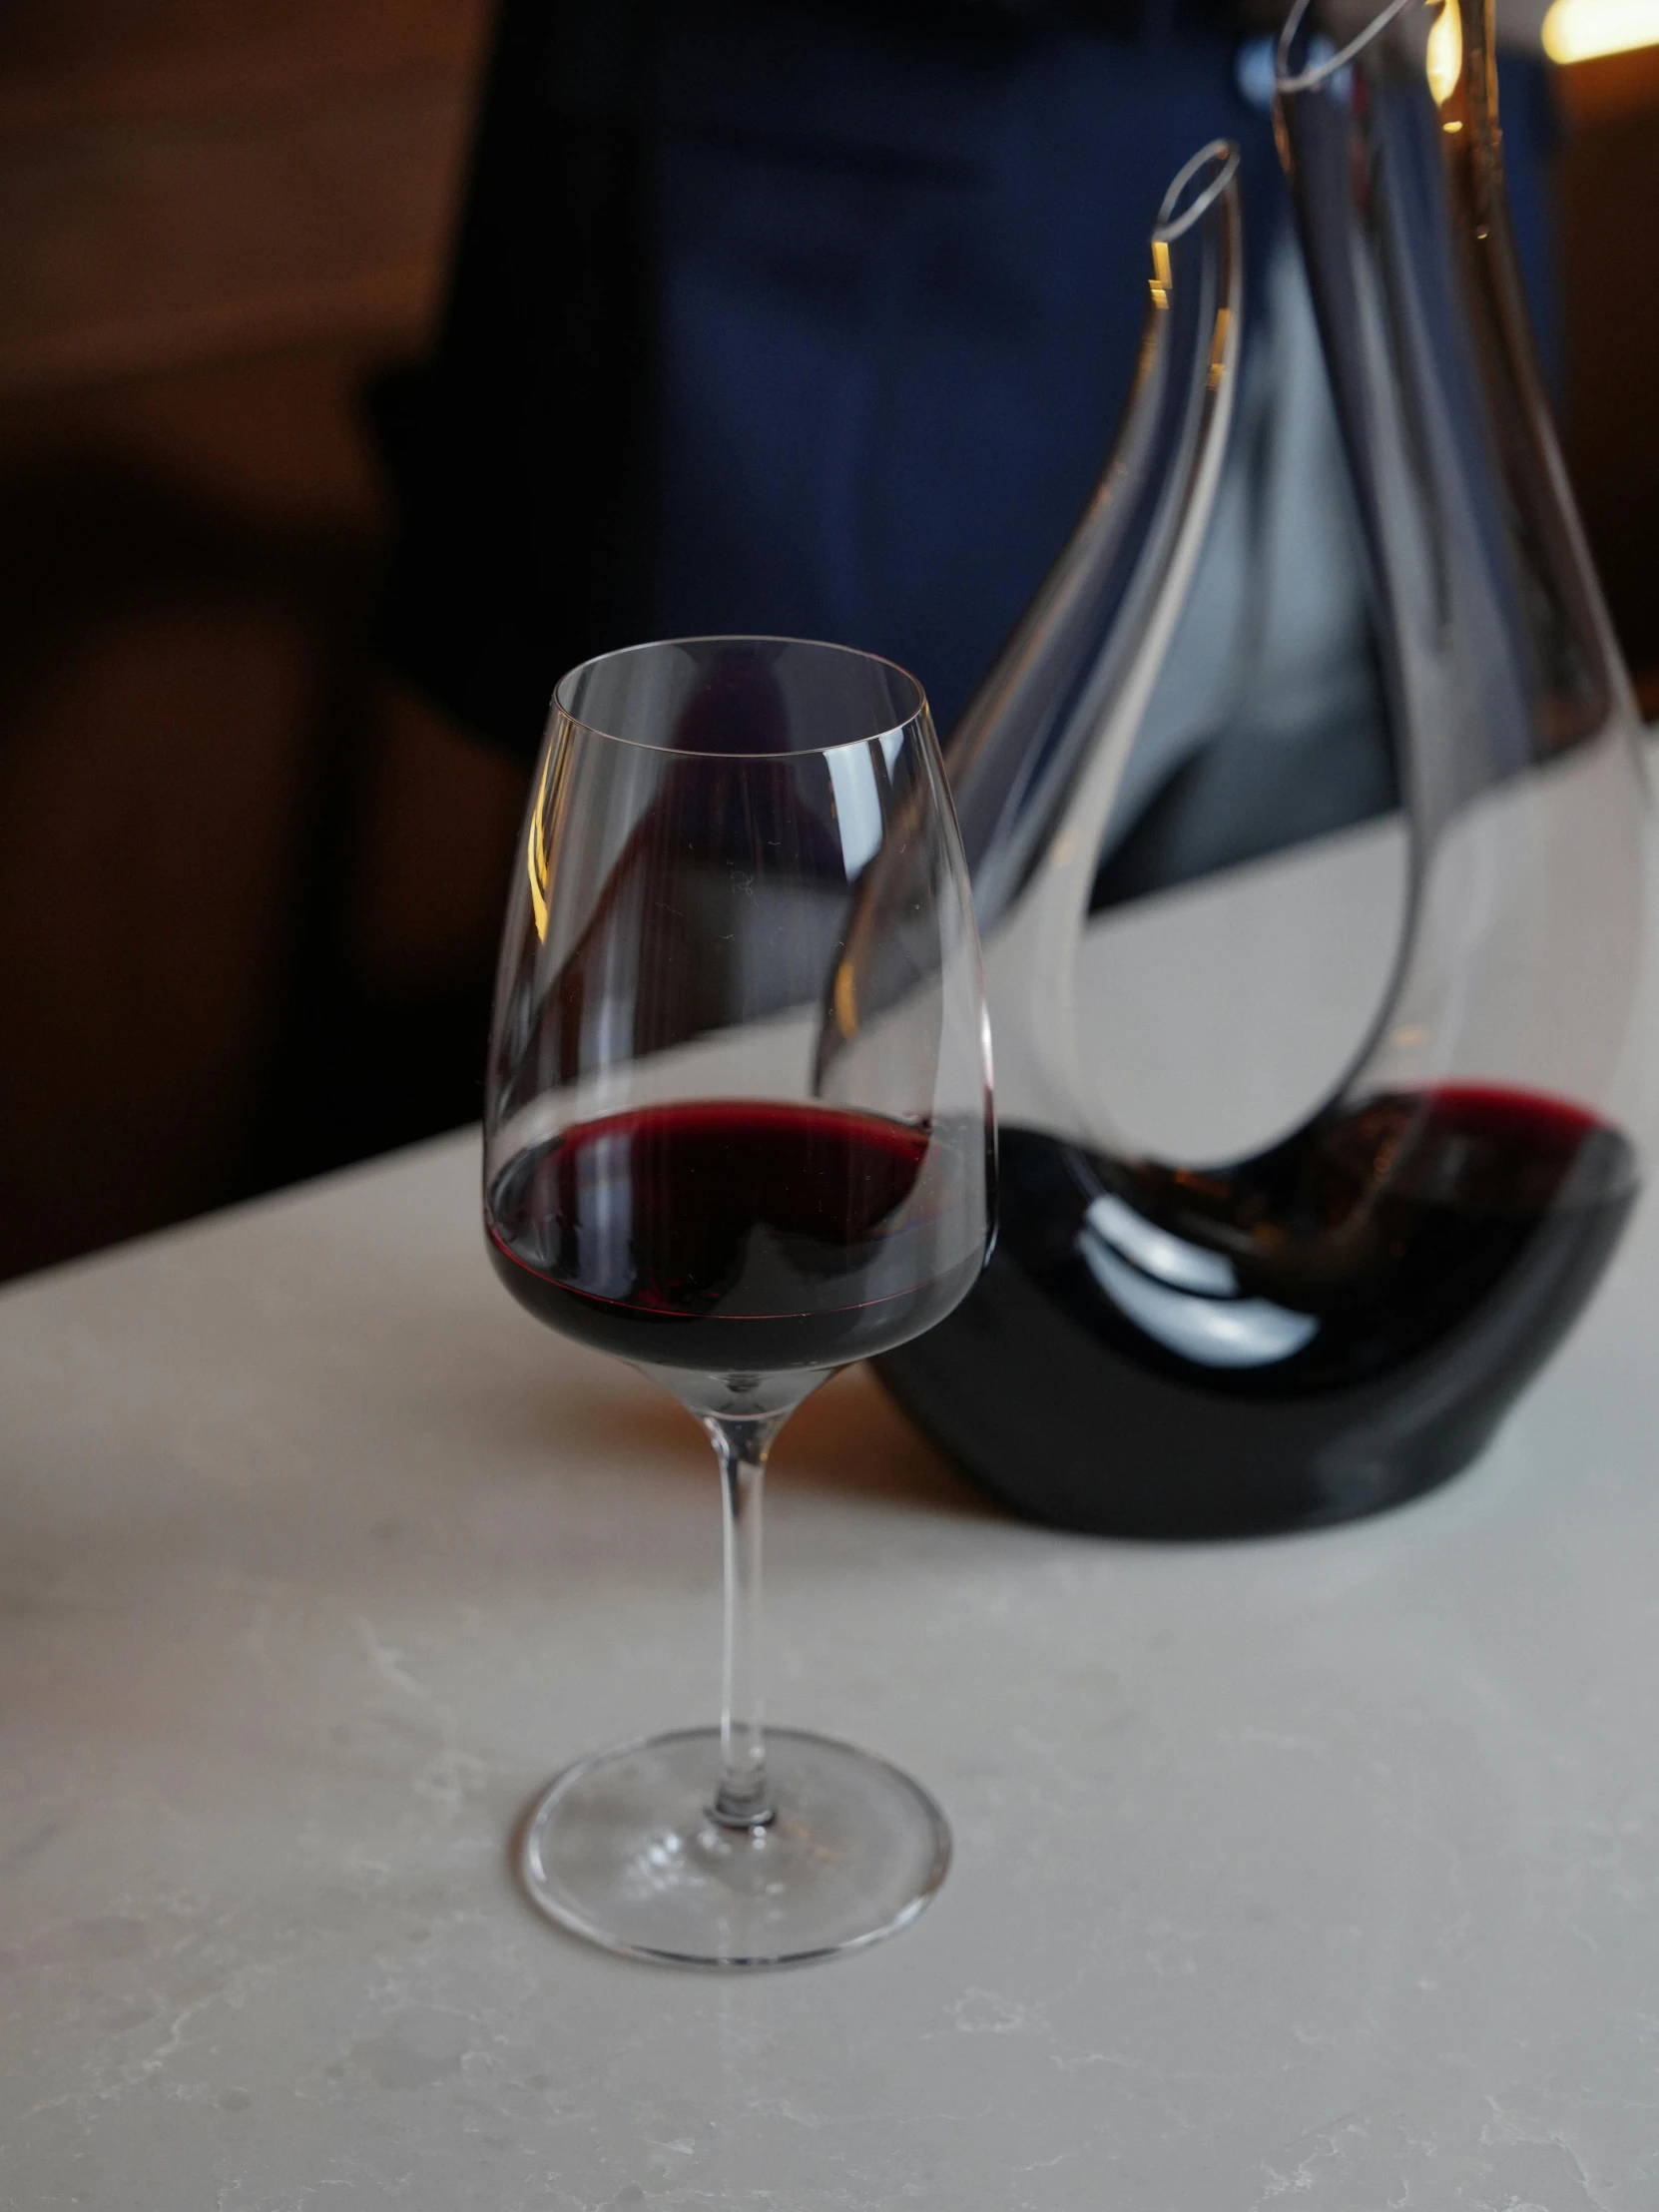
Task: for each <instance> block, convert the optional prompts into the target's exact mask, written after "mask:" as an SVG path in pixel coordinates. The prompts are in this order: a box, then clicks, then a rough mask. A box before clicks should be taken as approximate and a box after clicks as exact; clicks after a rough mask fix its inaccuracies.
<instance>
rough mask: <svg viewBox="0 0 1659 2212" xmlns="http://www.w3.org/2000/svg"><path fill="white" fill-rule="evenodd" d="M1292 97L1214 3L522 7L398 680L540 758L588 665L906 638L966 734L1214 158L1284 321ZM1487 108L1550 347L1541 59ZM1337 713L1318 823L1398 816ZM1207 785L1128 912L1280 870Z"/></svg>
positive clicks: (463, 254) (427, 445)
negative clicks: (1251, 862) (694, 647)
mask: <svg viewBox="0 0 1659 2212" xmlns="http://www.w3.org/2000/svg"><path fill="white" fill-rule="evenodd" d="M1271 82H1272V62H1271V35H1270V31H1269V29H1268V28H1267V27H1265V26H1263V25H1262V24H1260V23H1255V24H1253V23H1250V22H1247V21H1246V20H1244V18H1243V16H1242V15H1241V14H1239V13H1236V12H1234V11H1233V10H1231V9H1230V8H1229V7H1228V6H1227V4H1226V0H1070V4H1066V0H1049V4H1044V0H884V4H882V5H880V6H873V5H871V6H859V5H855V4H852V0H842V4H839V5H834V4H825V5H820V6H806V5H800V4H790V0H767V4H765V5H760V6H754V5H747V6H740V5H713V4H695V5H694V4H691V0H687V4H684V5H674V4H672V0H657V4H655V5H652V4H649V0H504V4H503V6H502V10H501V15H500V19H499V23H498V27H497V35H496V41H495V48H494V54H493V59H492V62H491V66H490V70H489V73H488V77H487V81H486V85H485V91H484V96H483V103H482V109H481V115H480V121H479V127H478V132H477V137H476V142H475V147H474V154H473V163H472V171H471V177H470V182H469V187H468V191H467V196H466V202H465V208H464V212H463V218H462V222H461V227H460V233H459V243H458V247H457V252H456V257H455V263H454V269H453V273H452V280H451V285H450V290H449V296H448V302H447V307H446V311H445V315H444V319H443V325H442V330H441V334H440V338H439V342H438V345H437V348H436V352H435V356H434V358H433V360H432V362H431V363H430V365H429V367H428V368H427V369H426V370H425V371H424V372H423V373H422V374H421V376H420V377H419V378H418V379H417V380H415V381H413V382H412V383H410V384H409V385H407V386H406V387H404V388H403V389H402V390H401V392H399V393H396V394H393V395H391V398H390V400H389V401H388V403H387V404H386V405H385V406H384V407H383V409H382V427H383V442H384V444H385V446H386V449H387V452H388V457H389V459H390V461H391V463H392V470H393V475H394V478H395V481H396V488H397V491H398V495H399V504H400V514H401V523H400V531H399V537H398V543H397V547H396V553H395V559H394V564H393V571H392V576H391V583H390V589H389V593H388V598H387V604H386V609H385V617H384V624H383V641H384V646H385V650H386V653H387V656H388V658H389V659H390V660H391V662H392V663H393V665H394V666H395V667H396V668H397V669H399V670H400V671H401V672H402V673H403V674H404V675H405V676H406V677H408V678H409V679H411V680H412V681H413V682H414V683H415V684H416V686H417V687H418V688H420V689H421V690H422V691H424V692H425V694H426V695H427V696H428V697H429V698H430V699H431V700H433V701H434V702H435V703H436V704H437V705H439V706H440V707H441V708H443V709H444V710H445V711H446V712H447V713H448V714H449V715H450V716H451V717H452V718H453V719H454V720H455V721H456V722H457V723H459V724H460V725H461V726H462V727H464V728H465V729H468V730H470V731H471V732H472V733H474V734H475V735H477V736H480V737H483V738H485V739H487V740H489V741H491V742H492V743H494V744H496V745H498V746H501V747H503V748H506V749H507V750H509V751H510V752H512V753H514V754H515V755H518V756H521V757H530V756H533V754H534V752H535V750H536V748H537V746H538V744H539V742H540V738H541V733H542V728H543V724H544V722H545V718H546V713H547V705H548V699H549V696H550V694H551V691H552V687H553V684H554V681H555V679H556V678H557V677H558V675H559V674H560V673H561V671H562V670H563V669H565V668H566V667H568V666H570V665H571V664H573V663H575V662H577V661H579V660H582V659H584V658H586V657H587V656H589V655H591V654H593V653H597V652H601V651H604V650H606V649H608V648H610V647H613V646H617V645H622V644H626V643H629V642H632V641H634V640H636V639H640V638H644V637H648V636H674V635H685V634H691V633H697V632H716V631H745V632H772V633H778V634H785V635H793V636H806V637H824V638H830V639H835V640H838V641H840V642H843V643H847V644H852V645H858V646H862V647H866V648H868V649H870V650H872V651H874V652H878V653H883V654H886V655H888V656H890V657H891V658H892V659H894V660H896V661H898V662H900V663H902V664H903V665H904V666H905V667H907V668H910V669H912V670H914V672H915V673H916V674H917V675H918V676H919V677H920V679H921V681H922V683H923V684H924V685H925V687H926V689H927V691H928V693H929V696H930V698H931V700H932V702H933V706H934V712H935V717H936V720H937V722H938V724H939V727H940V730H941V732H944V731H948V729H949V727H950V724H951V723H952V721H953V720H954V718H955V717H956V715H957V714H958V713H959V712H960V710H961V708H962V707H963V706H964V704H965V703H966V701H967V699H968V697H969V695H970V694H971V692H972V690H973V688H974V686H975V684H976V683H977V681H978V680H979V678H980V677H981V676H982V675H983V673H984V672H985V670H986V669H987V668H988V667H989V665H990V663H991V662H992V660H993V659H994V658H995V656H996V653H997V651H998V648H999V647H1000V645H1001V643H1002V641H1003V639H1004V638H1005V636H1006V634H1007V632H1008V630H1009V629H1010V627H1011V626H1012V624H1013V622H1014V621H1015V619H1016V618H1017V616H1018V615H1019V613H1020V611H1021V609H1022V608H1023V606H1024V604H1025V602H1026V600H1027V599H1028V598H1029V596H1030V594H1031V592H1032V591H1033V589H1034V588H1035V586H1036V584H1037V583H1038V581H1039V579H1040V578H1041V576H1042V574H1043V571H1044V570H1045V568H1046V567H1047V565H1048V563H1049V562H1050V560H1051V559H1052V558H1053V556H1054V554H1055V553H1056V552H1057V551H1058V549H1059V547H1060V545H1061V543H1062V542H1063V540H1064V538H1065V537H1066V535H1067V533H1068V531H1069V530H1070V528H1071V525H1072V523H1073V521H1074V520H1075V518H1076V515H1077V512H1078V510H1079V508H1080V506H1081V504H1082V502H1083V500H1084V499H1085V497H1086V496H1087V494H1088V492H1089V490H1090V488H1091V486H1092V484H1093V482H1094V479H1095V477H1096V475H1097V474H1098V472H1099V469H1100V466H1101V464H1102V461H1103V459H1104V457H1105V455H1106V452H1107V450H1108V448H1109V446H1110V443H1111V439H1112V435H1113V432H1114V429H1115V426H1116V422H1117V418H1118V415H1119V412H1120V410H1121V407H1122V404H1123V400H1124V397H1125V395H1126V392H1127V390H1128V386H1129V381H1130V377H1131V374H1132V370H1133V365H1134V360H1135V354H1136V347H1137V343H1138V340H1139V334H1140V328H1141V322H1142V315H1143V310H1144V304H1145V271H1146V255H1147V236H1148V232H1149V230H1150V227H1151V223H1152V220H1153V216H1154V213H1155V210H1156V208H1157V205H1158V201H1159V199H1160V197H1161V195H1162V193H1163V191H1164V188H1165V186H1166V185H1167V183H1168V182H1169V179H1170V178H1171V177H1172V176H1173V174H1174V173H1175V171H1176V170H1177V169H1178V168H1179V167H1180V165H1181V164H1182V163H1183V162H1184V161H1185V160H1186V159H1187V157H1188V156H1189V155H1190V154H1192V153H1193V152H1194V151H1196V149H1197V148H1198V147H1199V146H1201V145H1202V144H1204V143H1205V142H1206V141H1207V140H1209V139H1212V138H1216V137H1218V136H1225V137H1229V138H1233V139H1236V140H1237V141H1238V142H1239V144H1240V146H1241V149H1242V157H1243V169H1242V175H1243V192H1244V201H1245V221H1246V226H1247V239H1248V253H1249V263H1248V281H1249V282H1250V284H1251V293H1250V296H1251V298H1252V300H1253V301H1256V300H1264V299H1267V298H1269V297H1271V296H1272V292H1273V288H1274V287H1273V285H1272V283H1270V282H1267V281H1265V279H1266V277H1267V275H1268V271H1269V265H1270V257H1271V255H1272V252H1273V249H1274V246H1275V242H1276V241H1279V240H1280V239H1281V238H1282V236H1283V233H1284V226H1285V223H1286V218H1287V204H1286V194H1285V188H1284V185H1283V182H1282V179H1281V176H1280V172H1279V166H1278V161H1277V157H1276V154H1275V151H1274V147H1273V143H1272V130H1271V123H1270V118H1269V115H1268V112H1267V108H1268V97H1269V94H1270V92H1271ZM1502 97H1503V102H1504V118H1505V126H1506V128H1505V154H1506V159H1507V167H1508V176H1509V185H1510V196H1511V202H1512V206H1513V210H1514V215H1515V222H1516V230H1517V235H1518V240H1519V244H1520V248H1521V255H1522V261H1523V265H1524V268H1525V272H1526V276H1527V278H1528V282H1529V288H1530V290H1531V293H1532V298H1533V304H1534V312H1535V314H1536V315H1537V317H1538V320H1539V325H1540V329H1541V331H1542V332H1543V334H1544V338H1545V344H1544V352H1545V356H1546V360H1547V359H1549V358H1550V357H1551V356H1552V352H1553V345H1552V341H1551V330H1552V320H1551V313H1550V308H1549V286H1548V282H1547V217H1546V207H1545V183H1546V169H1547V156H1548V149H1549V141H1550V111H1549V97H1548V87H1547V84H1546V82H1545V79H1544V74H1543V65H1542V63H1541V62H1540V61H1537V60H1535V59H1531V58H1528V57H1512V56H1506V57H1505V61H1504V75H1503V93H1502ZM1247 368H1248V363H1247ZM1351 722H1352V730H1351V735H1350V737H1349V739H1348V740H1347V741H1346V742H1347V744H1348V748H1349V756H1350V757H1349V758H1348V760H1347V762H1346V765H1345V762H1344V760H1343V758H1342V757H1341V756H1342V750H1343V749H1342V747H1341V746H1333V745H1331V744H1329V743H1326V744H1325V745H1323V746H1322V747H1321V748H1319V749H1318V750H1317V755H1316V754H1314V753H1310V754H1309V756H1308V759H1314V758H1316V757H1317V759H1318V760H1319V761H1320V762H1321V763H1322V764H1323V765H1322V767H1321V768H1320V770H1319V774H1320V775H1324V776H1325V777H1326V778H1327V779H1328V786H1327V796H1326V797H1325V798H1324V799H1323V800H1321V799H1320V798H1319V797H1318V791H1317V784H1318V778H1317V777H1316V790H1315V799H1314V803H1313V811H1312V814H1311V815H1310V814H1309V796H1308V794H1309V787H1308V783H1307V774H1308V760H1301V761H1299V762H1298V764H1297V766H1296V769H1295V775H1296V780H1297V786H1298V794H1299V799H1298V804H1299V805H1300V806H1301V808H1302V816H1303V818H1306V819H1307V820H1308V821H1310V822H1312V824H1313V828H1314V829H1315V830H1317V829H1318V828H1322V827H1336V826H1337V824H1338V823H1340V822H1341V821H1345V820H1353V819H1359V818H1360V817H1362V816H1364V815H1365V814H1367V813H1374V812H1377V811H1379V809H1380V808H1382V807H1384V806H1386V805H1389V804H1391V803H1392V786H1391V781H1390V778H1391V769H1390V768H1389V766H1388V763H1387V761H1386V760H1385V758H1383V756H1382V755H1381V754H1379V752H1378V747H1379V745H1380V744H1383V743H1385V741H1384V740H1383V739H1381V738H1380V736H1379V732H1378V730H1377V729H1371V728H1368V726H1367V725H1366V722H1365V717H1364V716H1363V715H1361V716H1359V717H1357V718H1351ZM1213 735H1214V733H1200V736H1201V737H1202V738H1203V739H1204V742H1205V743H1206V744H1207V743H1208V742H1209V739H1210V737H1211V736H1213ZM1184 742H1187V746H1188V750H1187V753H1186V754H1185V755H1183V757H1182V766H1181V771H1180V772H1181V773H1183V774H1185V775H1186V776H1187V778H1188V782H1189V785H1190V784H1191V780H1192V773H1193V771H1192V758H1193V746H1194V744H1195V743H1196V742H1197V741H1192V740H1189V741H1184ZM1198 751H1199V752H1202V751H1203V745H1199V746H1198ZM1217 758H1218V759H1219V758H1220V756H1217ZM1171 773H1172V774H1174V773H1175V771H1173V770H1172V772H1171ZM1143 781H1145V779H1143ZM1154 781H1155V779H1154ZM1257 781H1258V782H1259V781H1260V780H1259V779H1258V780H1257ZM1211 782H1212V784H1213V785H1214V786H1215V789H1216V790H1217V791H1220V792H1221V793H1222V794H1223V799H1222V800H1215V799H1214V798H1213V799H1212V803H1211V806H1210V811H1209V815H1208V816H1207V815H1206V814H1205V812H1204V810H1203V808H1202V807H1200V808H1199V810H1198V812H1197V814H1196V815H1195V814H1194V813H1193V811H1192V807H1191V806H1189V808H1188V815H1189V817H1190V819H1189V820H1188V821H1187V822H1186V823H1185V824H1184V825H1183V826H1181V833H1180V835H1178V836H1177V837H1176V839H1175V844H1174V846H1172V847H1170V848H1169V850H1165V849H1164V848H1163V847H1160V848H1159V850H1158V851H1156V852H1154V853H1153V854H1152V856H1151V858H1150V859H1148V858H1147V857H1146V855H1145V854H1143V855H1142V859H1141V860H1140V861H1139V862H1137V863H1136V864H1134V865H1132V866H1130V867H1129V869H1128V872H1127V874H1126V875H1125V877H1124V883H1125V887H1126V893H1127V892H1132V891H1133V890H1136V889H1141V888H1146V887H1151V886H1153V885H1155V884H1156V883H1157V882H1159V881H1160V880H1170V879H1175V878H1179V877H1180V876H1183V875H1190V874H1192V873H1194V872H1202V871H1203V869H1204V868H1205V867H1206V866H1210V865H1218V864H1223V863H1224V862H1225V861H1226V860H1227V859H1228V858H1230V857H1239V856H1241V852H1242V851H1244V850H1248V849H1252V848H1254V849H1260V848H1261V846H1260V837H1261V832H1260V830H1245V829H1243V828H1241V827H1240V826H1239V823H1238V821H1237V815H1238V809H1237V805H1236V803H1235V801H1233V800H1231V799H1227V798H1226V797H1225V795H1226V794H1227V793H1228V792H1229V791H1231V790H1233V789H1234V787H1235V786H1236V785H1237V784H1238V778H1237V777H1234V779H1233V782H1232V783H1231V784H1230V783H1229V781H1228V779H1227V777H1226V776H1222V777H1221V778H1220V781H1219V783H1218V782H1217V781H1216V779H1215V778H1212V779H1211ZM1157 796H1158V795H1157V793H1156V791H1150V792H1149V794H1148V799H1147V804H1148V806H1149V807H1153V808H1155V803H1156V800H1157ZM1322 810H1323V812H1322ZM1246 811H1247V812H1248V809H1247V810H1246ZM1262 811H1263V810H1262V809H1261V808H1258V812H1259V813H1260V812H1262ZM1166 812H1167V809H1166ZM1266 813H1267V816H1268V817H1269V818H1271V814H1272V809H1271V808H1269V809H1267V810H1266ZM1212 818H1213V819H1212ZM1152 819H1153V817H1152V816H1150V815H1149V817H1148V820H1152ZM1195 824H1196V825H1197V827H1196V830H1195V827H1194V825H1195ZM1299 833H1303V834H1306V833H1312V831H1311V830H1308V829H1306V828H1305V829H1304V830H1302V831H1300V832H1299ZM1241 837H1242V838H1243V844H1242V845H1241V842H1240V840H1241ZM1253 838H1254V840H1255V842H1254V845H1252V839H1253ZM1167 843H1168V839H1167V838H1166V844H1167ZM1171 851H1174V852H1175V853H1176V856H1175V857H1174V858H1172V857H1171V856H1170V852H1171Z"/></svg>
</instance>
